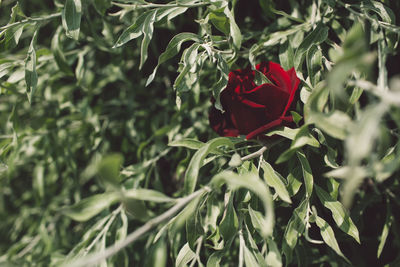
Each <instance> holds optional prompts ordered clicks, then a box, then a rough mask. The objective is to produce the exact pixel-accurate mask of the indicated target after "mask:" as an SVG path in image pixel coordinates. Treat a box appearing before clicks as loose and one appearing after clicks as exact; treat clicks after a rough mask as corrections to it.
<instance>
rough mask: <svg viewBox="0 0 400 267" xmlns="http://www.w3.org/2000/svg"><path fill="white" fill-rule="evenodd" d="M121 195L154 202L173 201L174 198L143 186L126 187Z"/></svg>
mask: <svg viewBox="0 0 400 267" xmlns="http://www.w3.org/2000/svg"><path fill="white" fill-rule="evenodd" d="M123 196H124V198H128V199H137V200H143V201H151V202H156V203H163V202H172V201H175V199H173V198H170V197H169V196H166V195H164V194H163V193H161V192H159V191H155V190H151V189H145V188H136V189H128V190H126V191H124V192H123Z"/></svg>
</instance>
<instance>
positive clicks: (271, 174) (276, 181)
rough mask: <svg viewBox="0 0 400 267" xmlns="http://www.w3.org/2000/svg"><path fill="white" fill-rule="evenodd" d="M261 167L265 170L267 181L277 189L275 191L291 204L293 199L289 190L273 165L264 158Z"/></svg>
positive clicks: (264, 176)
mask: <svg viewBox="0 0 400 267" xmlns="http://www.w3.org/2000/svg"><path fill="white" fill-rule="evenodd" d="M261 168H262V169H263V170H264V175H263V178H264V180H265V181H266V182H267V184H268V185H269V186H271V187H272V188H274V189H275V192H276V193H277V194H278V196H279V197H280V198H281V199H282V200H283V201H285V202H287V203H289V204H291V203H292V201H291V199H290V196H289V193H288V191H287V190H286V186H285V184H284V183H283V182H282V180H281V179H280V178H279V176H278V175H277V174H276V172H275V170H274V169H273V168H272V166H271V165H270V164H269V163H268V162H266V161H264V160H263V161H262V162H261Z"/></svg>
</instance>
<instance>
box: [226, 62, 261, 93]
mask: <svg viewBox="0 0 400 267" xmlns="http://www.w3.org/2000/svg"><path fill="white" fill-rule="evenodd" d="M255 86H256V85H255V83H254V71H253V70H251V68H250V67H247V68H245V69H243V70H240V69H239V70H234V71H232V72H230V73H229V78H228V85H227V87H233V88H235V91H236V92H237V93H241V92H245V91H248V90H251V89H253V88H254V87H255Z"/></svg>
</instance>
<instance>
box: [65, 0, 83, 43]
mask: <svg viewBox="0 0 400 267" xmlns="http://www.w3.org/2000/svg"><path fill="white" fill-rule="evenodd" d="M81 17H82V3H81V0H66V1H65V5H64V8H63V10H62V24H63V27H64V29H65V31H66V35H67V36H68V37H70V38H72V39H75V40H78V38H79V30H80V27H81Z"/></svg>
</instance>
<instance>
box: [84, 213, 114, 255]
mask: <svg viewBox="0 0 400 267" xmlns="http://www.w3.org/2000/svg"><path fill="white" fill-rule="evenodd" d="M121 210H122V205H121V206H119V207H118V208H117V209H116V210H114V211H113V212H112V213H111V216H110V218H109V219H108V222H107V223H106V225H105V226H104V228H103V229H102V230H101V232H100V233H99V234H98V235H97V236H96V238H95V239H93V241H92V243H90V245H89V246H87V247H86V248H85V251H84V253H85V255H86V254H87V253H88V252H90V251H91V250H92V248H93V246H94V245H95V244H96V243H97V241H98V240H99V239H100V238H101V237H102V236H103V235H105V234H106V233H107V231H108V230H109V228H110V226H111V224H112V223H113V222H114V220H115V217H116V216H117V214H118V213H120V212H121Z"/></svg>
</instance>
